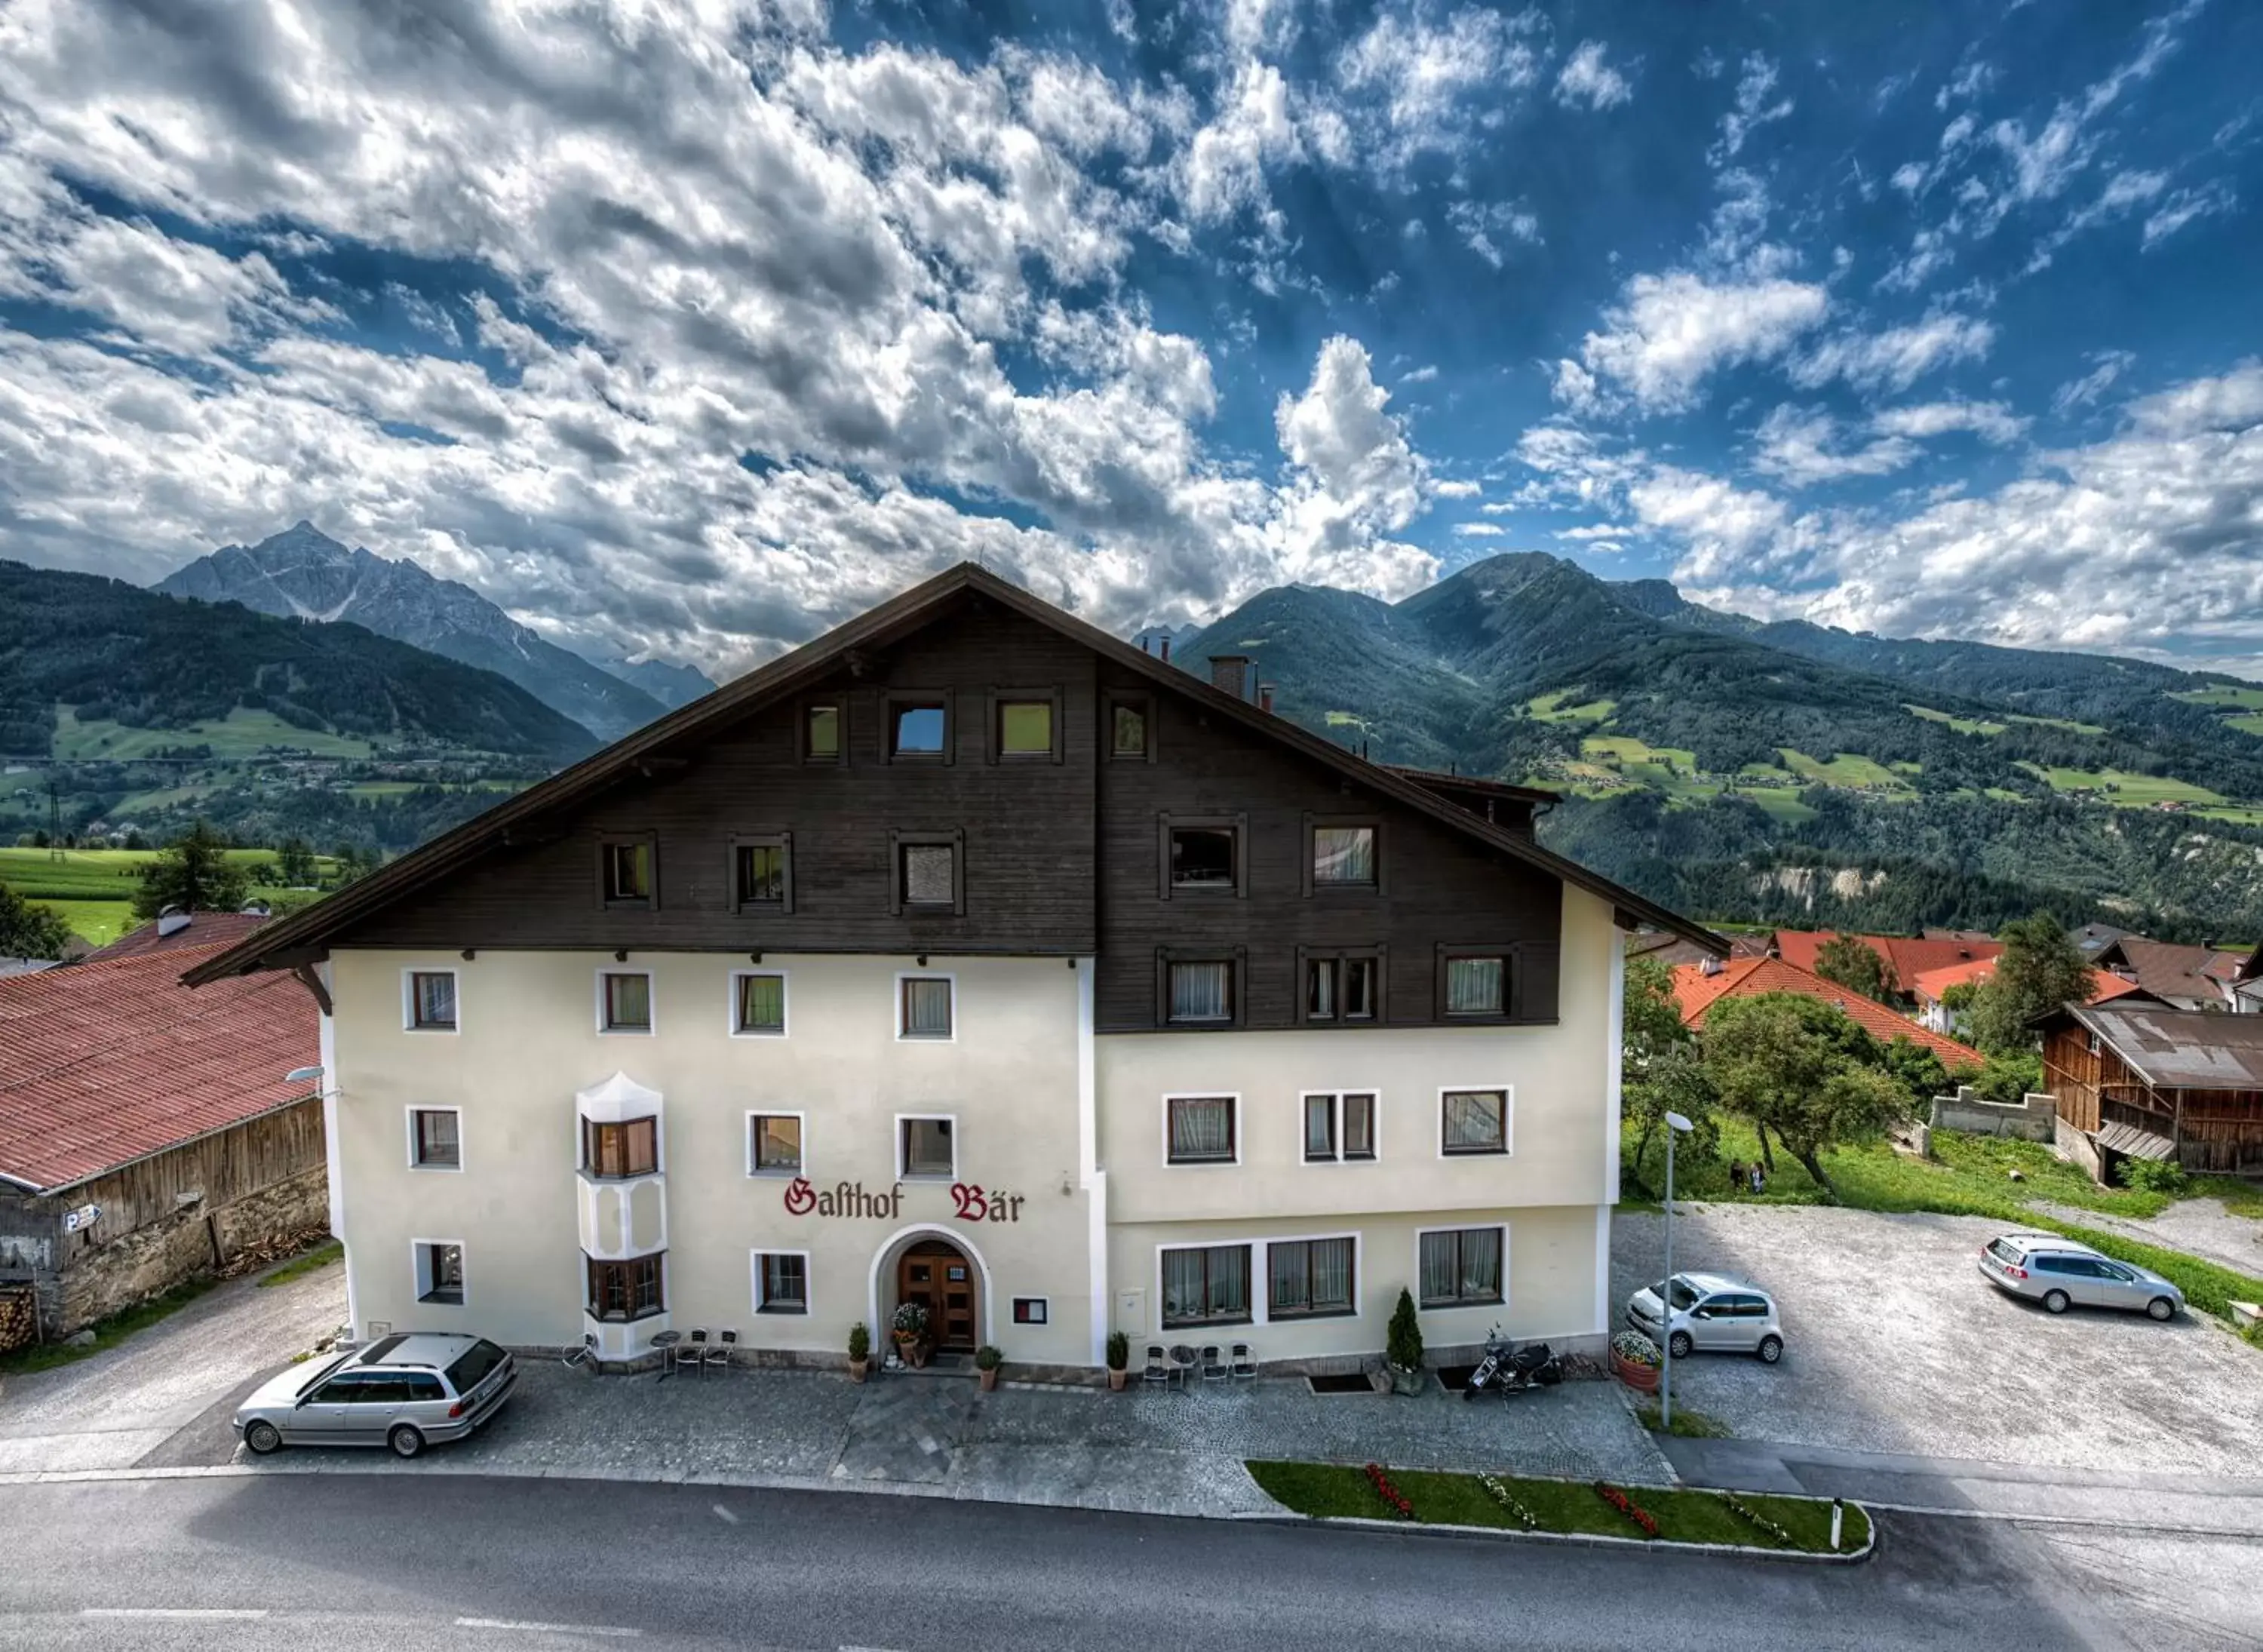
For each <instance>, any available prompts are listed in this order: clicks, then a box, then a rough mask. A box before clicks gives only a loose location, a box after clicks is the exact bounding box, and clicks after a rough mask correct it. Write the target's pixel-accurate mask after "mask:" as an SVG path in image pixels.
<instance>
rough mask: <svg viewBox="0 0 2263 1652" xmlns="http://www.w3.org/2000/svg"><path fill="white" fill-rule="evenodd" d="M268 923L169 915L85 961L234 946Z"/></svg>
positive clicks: (254, 917) (261, 918) (223, 915)
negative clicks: (207, 947)
mask: <svg viewBox="0 0 2263 1652" xmlns="http://www.w3.org/2000/svg"><path fill="white" fill-rule="evenodd" d="M265 922H267V914H266V913H265V912H264V911H259V912H169V913H167V914H166V915H165V916H164V917H161V918H156V919H155V920H153V921H151V922H149V923H148V924H142V925H141V927H140V928H139V929H130V930H128V931H126V933H125V934H123V935H121V936H119V938H117V939H116V940H114V941H112V942H111V943H110V945H109V946H98V947H97V948H95V950H94V951H92V952H90V953H88V954H87V955H86V957H85V959H84V960H83V961H84V962H87V963H95V962H97V961H98V960H102V959H105V958H136V957H139V956H141V954H142V953H177V952H184V951H186V950H187V949H188V948H190V947H192V946H234V945H235V943H236V942H238V941H240V940H242V938H244V937H245V936H247V935H249V934H250V933H251V931H254V930H256V929H257V928H258V927H259V926H260V925H261V924H264V923H265Z"/></svg>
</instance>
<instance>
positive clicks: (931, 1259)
mask: <svg viewBox="0 0 2263 1652" xmlns="http://www.w3.org/2000/svg"><path fill="white" fill-rule="evenodd" d="M978 1292H979V1286H978V1282H977V1280H976V1278H975V1272H974V1264H973V1263H972V1262H970V1261H969V1260H967V1258H966V1257H965V1253H964V1252H962V1251H961V1250H958V1247H957V1246H955V1245H951V1244H946V1243H944V1242H943V1241H942V1240H940V1239H922V1241H920V1242H919V1243H917V1244H915V1245H913V1246H912V1247H911V1248H910V1249H909V1250H906V1251H905V1252H904V1254H903V1257H902V1258H901V1260H900V1261H899V1262H898V1263H897V1264H896V1301H899V1302H917V1303H919V1304H920V1305H921V1306H922V1307H923V1308H926V1309H927V1332H928V1336H929V1339H930V1340H932V1341H933V1342H934V1344H935V1345H936V1348H938V1349H947V1350H952V1351H958V1352H963V1353H972V1352H973V1351H974V1347H975V1344H976V1343H977V1342H979V1341H980V1332H981V1326H982V1321H981V1316H980V1308H981V1303H980V1298H979V1294H978Z"/></svg>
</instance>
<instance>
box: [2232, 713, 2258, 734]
mask: <svg viewBox="0 0 2263 1652" xmlns="http://www.w3.org/2000/svg"><path fill="white" fill-rule="evenodd" d="M2223 721H2226V722H2228V723H2230V725H2231V726H2232V727H2233V728H2237V729H2238V730H2239V732H2240V733H2241V734H2243V735H2263V714H2258V713H2255V712H2244V713H2242V714H2240V715H2238V716H2237V717H2227V718H2225V719H2224V720H2223Z"/></svg>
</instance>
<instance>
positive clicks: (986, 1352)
mask: <svg viewBox="0 0 2263 1652" xmlns="http://www.w3.org/2000/svg"><path fill="white" fill-rule="evenodd" d="M1005 1363H1006V1356H1005V1355H1004V1354H1002V1353H1001V1352H999V1351H998V1350H997V1349H995V1348H993V1347H992V1346H991V1345H990V1344H987V1343H985V1344H982V1346H981V1347H980V1348H977V1349H976V1350H975V1351H974V1369H975V1371H976V1372H977V1373H979V1375H980V1378H981V1381H982V1392H983V1393H985V1394H987V1393H989V1392H990V1390H991V1389H993V1388H996V1387H997V1386H998V1367H999V1366H1002V1365H1004V1364H1005Z"/></svg>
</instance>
